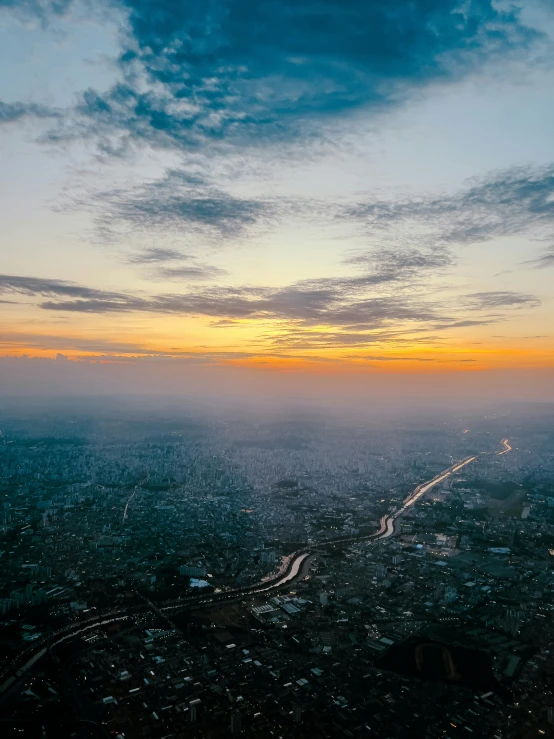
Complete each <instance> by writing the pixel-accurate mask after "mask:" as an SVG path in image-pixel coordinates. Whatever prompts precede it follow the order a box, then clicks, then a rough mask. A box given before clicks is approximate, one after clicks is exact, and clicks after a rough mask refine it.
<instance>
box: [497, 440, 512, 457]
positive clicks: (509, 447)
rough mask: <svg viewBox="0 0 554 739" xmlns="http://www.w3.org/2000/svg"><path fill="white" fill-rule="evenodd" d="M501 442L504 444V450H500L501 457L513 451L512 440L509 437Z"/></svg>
mask: <svg viewBox="0 0 554 739" xmlns="http://www.w3.org/2000/svg"><path fill="white" fill-rule="evenodd" d="M500 443H501V444H504V451H502V452H498V456H499V457H501V456H502V455H503V454H507V453H508V452H511V451H512V447H511V446H510V442H509V441H508V439H502V441H501V442H500Z"/></svg>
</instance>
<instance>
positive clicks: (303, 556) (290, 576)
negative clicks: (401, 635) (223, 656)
mask: <svg viewBox="0 0 554 739" xmlns="http://www.w3.org/2000/svg"><path fill="white" fill-rule="evenodd" d="M501 443H502V444H503V445H504V447H505V449H504V450H503V451H501V452H498V455H502V454H506V453H507V452H509V451H511V450H512V447H511V446H510V444H509V442H508V439H502V441H501ZM477 457H478V455H475V456H472V457H467V458H466V459H463V460H462V461H461V462H455V463H454V464H453V465H451V466H450V467H449V468H448V469H446V470H444V471H443V472H440V473H439V474H438V475H436V476H435V477H433V479H432V480H428V481H427V482H423V483H421V484H420V485H418V486H417V487H416V488H415V489H414V490H413V491H412V492H411V493H410V494H409V495H408V497H407V498H406V499H405V500H404V502H403V503H402V506H401V507H400V508H398V509H397V510H396V511H393V512H392V513H388V514H387V515H386V516H383V518H382V519H381V522H380V525H379V528H378V529H377V531H376V532H374V533H373V534H369V535H366V536H355V537H348V538H342V539H332V540H329V541H325V542H321V543H319V544H317V545H315V546H314V547H313V548H310V547H306V548H304V549H302V550H299V551H297V552H293V553H292V554H291V555H289V557H287V559H286V560H285V561H284V562H283V565H282V566H281V569H280V571H279V573H277V575H276V576H274V577H273V578H271V579H265V580H262V581H261V582H259V583H257V584H256V585H251V586H247V587H242V588H236V589H234V590H227V591H225V592H221V593H210V594H209V595H206V596H205V597H203V596H202V595H197V596H188V597H186V598H179V599H177V600H174V601H170V602H166V603H163V604H161V605H160V606H154V604H152V603H149V604H148V605H141V606H130V607H128V608H125V609H119V610H113V611H110V612H107V613H103V614H101V615H98V616H94V617H93V618H91V619H89V620H88V621H85V622H80V623H78V624H71V625H69V626H66V627H64V628H62V629H59V630H58V631H56V632H55V633H54V634H51V635H50V636H49V637H47V638H45V639H42V640H41V641H40V642H38V643H37V644H34V645H32V646H29V647H27V649H25V650H24V651H23V652H21V653H20V654H19V655H18V657H16V659H15V660H14V661H13V662H12V663H11V665H9V666H8V667H7V668H5V670H4V671H3V672H2V673H1V674H0V681H1V683H0V696H1V699H2V700H5V699H6V698H7V697H9V695H10V694H11V693H12V691H14V690H15V688H16V687H19V685H20V683H22V682H23V680H24V679H25V675H26V673H27V672H28V671H29V670H30V669H31V668H32V667H33V666H34V665H35V664H36V663H37V662H38V661H39V660H40V659H42V657H44V656H45V655H46V654H48V652H49V650H50V649H53V648H54V647H56V646H57V645H58V644H60V643H62V642H64V641H66V640H67V639H72V638H75V637H76V636H79V635H80V634H83V633H86V632H87V631H91V630H93V629H97V628H98V627H101V626H105V625H107V624H109V623H112V622H114V621H122V620H124V619H127V618H129V617H130V616H132V615H136V614H138V613H140V612H144V611H146V610H154V612H156V613H158V614H159V615H163V616H164V618H167V617H166V615H165V613H162V612H163V611H175V610H178V609H185V608H199V607H200V608H205V607H208V606H210V605H213V604H216V603H221V602H225V601H230V600H244V599H245V598H250V597H252V596H256V595H258V594H260V593H267V592H270V591H272V590H276V589H277V588H280V587H282V586H283V585H286V583H288V582H292V581H293V580H294V579H295V578H297V577H298V576H299V575H300V574H301V572H302V567H303V565H304V564H305V563H306V560H307V559H308V557H310V556H311V555H313V554H314V553H315V552H316V551H317V550H318V549H320V548H321V547H329V546H336V545H342V544H351V543H355V542H358V541H377V540H379V539H388V538H389V537H391V536H393V535H394V533H395V528H394V525H395V521H396V520H397V519H398V518H399V517H400V516H402V515H403V514H404V513H405V512H406V511H407V510H408V509H409V508H411V507H412V506H413V505H415V503H417V501H418V500H420V499H421V498H422V497H423V496H424V495H425V493H427V492H428V491H429V490H431V488H433V487H435V485H438V484H439V483H440V482H443V480H446V479H447V478H449V477H450V476H451V475H454V474H456V473H457V472H459V471H460V470H461V469H463V468H464V467H466V465H468V464H471V462H474V461H475V460H476V459H477ZM135 493H136V489H135V491H134V492H133V493H132V495H131V496H130V497H129V499H128V501H127V504H126V506H125V510H124V513H123V520H125V518H126V517H127V508H128V506H129V503H130V502H131V500H132V498H133V497H134V495H135Z"/></svg>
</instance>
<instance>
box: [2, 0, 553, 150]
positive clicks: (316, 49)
mask: <svg viewBox="0 0 554 739" xmlns="http://www.w3.org/2000/svg"><path fill="white" fill-rule="evenodd" d="M2 2H3V4H4V5H6V0H2ZM7 4H8V5H9V6H10V7H12V8H14V7H15V6H16V5H17V4H16V3H15V0H8V2H7ZM69 4H70V3H69V0H66V1H65V2H64V1H60V2H58V3H53V2H40V1H35V2H32V1H30V0H23V3H22V4H21V5H22V9H25V10H26V11H27V12H31V11H32V10H33V8H34V9H35V12H36V14H37V15H38V17H40V18H41V19H44V18H45V17H46V16H47V14H48V12H51V13H56V14H58V15H60V14H63V13H64V12H65V11H66V10H67V8H68V6H69ZM107 4H108V5H111V6H112V8H113V9H114V11H115V12H116V13H117V14H121V13H123V15H124V16H126V21H127V22H126V26H125V28H123V29H122V34H121V38H122V48H121V54H120V57H119V65H120V70H121V78H120V80H119V81H118V82H117V84H115V85H113V86H112V87H111V88H110V89H109V90H106V91H97V90H93V89H89V90H87V91H85V92H84V93H83V94H82V96H81V100H80V102H79V104H78V106H77V108H76V109H75V111H74V115H73V116H72V118H71V120H70V121H68V122H67V125H64V126H62V127H60V128H58V129H57V130H54V131H52V132H51V133H50V136H49V139H50V140H55V139H60V138H67V137H74V138H85V137H92V138H94V139H95V140H96V141H97V142H98V144H99V147H100V149H101V150H103V151H104V152H105V153H107V154H108V155H110V156H118V155H121V154H124V153H125V152H126V151H128V149H129V147H132V146H133V145H135V144H140V143H146V144H148V145H150V146H154V147H162V148H176V149H180V150H182V151H186V152H187V153H190V152H191V151H194V150H195V149H198V148H201V147H203V146H204V145H205V143H206V142H207V141H210V142H212V143H214V144H218V145H220V146H222V147H226V146H229V145H238V146H244V145H257V144H259V143H261V142H265V143H267V142H268V141H270V140H273V141H283V140H291V139H300V140H303V141H306V140H309V139H310V137H311V136H313V135H314V134H320V133H321V128H322V125H323V124H324V122H325V121H326V120H328V119H330V118H334V117H336V116H340V115H343V114H349V113H351V112H352V111H355V110H357V109H361V108H370V109H373V110H378V111H380V110H383V109H386V108H388V107H390V106H393V105H398V104H399V103H401V102H402V101H404V100H405V99H406V98H407V97H409V96H410V95H411V94H412V93H413V91H414V90H416V89H419V88H421V87H424V86H427V85H430V84H432V83H434V82H437V81H440V82H443V81H445V80H457V79H459V78H461V77H463V76H465V75H467V74H470V73H471V72H473V71H474V70H475V68H476V67H478V66H480V65H482V64H483V63H485V62H486V61H487V60H489V59H491V58H495V57H496V58H502V59H505V58H506V56H507V55H508V54H510V53H513V54H516V53H525V52H528V50H529V47H530V46H531V45H532V44H533V42H535V41H536V40H537V39H539V38H540V37H541V34H540V32H539V31H537V30H536V29H531V28H530V27H528V26H526V25H525V24H524V23H523V22H522V20H521V18H520V13H519V10H518V8H517V7H516V6H515V5H512V6H505V7H504V6H502V7H501V6H500V5H497V4H495V3H493V2H492V1H491V0H473V2H471V3H465V2H461V0H424V1H420V2H406V0H373V2H367V1H366V0H342V2H337V1H336V0H261V1H260V2H256V3H253V2H251V0H233V2H231V0H212V2H210V3H208V4H206V3H200V4H197V3H185V2H183V3H180V2H175V0H111V2H108V0H107Z"/></svg>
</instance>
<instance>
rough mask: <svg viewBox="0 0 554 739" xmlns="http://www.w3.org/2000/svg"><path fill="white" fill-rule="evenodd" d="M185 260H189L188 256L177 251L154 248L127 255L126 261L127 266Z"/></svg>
mask: <svg viewBox="0 0 554 739" xmlns="http://www.w3.org/2000/svg"><path fill="white" fill-rule="evenodd" d="M187 259H190V256H189V255H188V254H183V252H181V251H179V250H178V249H168V248H164V247H159V246H154V247H151V248H150V249H144V250H143V251H141V252H138V253H136V254H131V255H129V257H128V258H127V260H126V261H127V262H128V263H129V264H159V263H161V262H182V261H183V262H184V261H186V260H187Z"/></svg>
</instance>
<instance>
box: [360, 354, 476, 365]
mask: <svg viewBox="0 0 554 739" xmlns="http://www.w3.org/2000/svg"><path fill="white" fill-rule="evenodd" d="M347 358H348V359H364V360H367V361H368V362H441V363H443V362H475V361H477V360H475V359H445V358H444V357H388V356H382V355H377V356H375V355H371V354H369V355H349V356H348V357H347Z"/></svg>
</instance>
